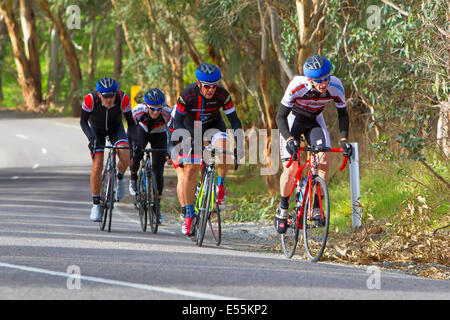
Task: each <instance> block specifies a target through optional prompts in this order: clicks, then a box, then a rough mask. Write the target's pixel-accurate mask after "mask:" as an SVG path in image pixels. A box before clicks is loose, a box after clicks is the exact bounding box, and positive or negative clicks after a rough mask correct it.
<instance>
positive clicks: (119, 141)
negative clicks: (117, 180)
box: [109, 123, 130, 176]
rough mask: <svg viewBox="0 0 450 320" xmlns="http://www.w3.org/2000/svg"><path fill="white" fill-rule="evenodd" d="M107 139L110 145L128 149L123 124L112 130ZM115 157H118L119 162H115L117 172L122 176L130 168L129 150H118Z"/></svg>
mask: <svg viewBox="0 0 450 320" xmlns="http://www.w3.org/2000/svg"><path fill="white" fill-rule="evenodd" d="M109 139H110V140H111V143H112V144H113V145H115V146H118V147H128V146H129V144H128V136H127V134H126V133H125V129H124V127H123V124H122V123H120V125H119V126H117V128H115V129H114V130H112V132H111V133H110V135H109ZM117 156H118V157H119V161H118V162H117V170H118V171H119V173H120V174H121V175H122V176H123V175H124V174H125V171H126V170H127V168H128V167H129V166H130V150H128V149H118V150H117Z"/></svg>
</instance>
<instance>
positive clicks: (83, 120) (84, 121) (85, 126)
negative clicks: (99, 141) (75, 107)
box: [80, 109, 95, 141]
mask: <svg viewBox="0 0 450 320" xmlns="http://www.w3.org/2000/svg"><path fill="white" fill-rule="evenodd" d="M89 116H90V113H89V112H86V111H84V110H83V109H81V117H80V126H81V129H82V130H83V132H84V134H85V135H86V137H87V138H88V139H89V141H92V140H93V139H95V134H94V133H93V132H92V130H91V127H90V126H89V122H88V120H89Z"/></svg>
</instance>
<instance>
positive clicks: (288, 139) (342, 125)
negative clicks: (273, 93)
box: [274, 55, 352, 233]
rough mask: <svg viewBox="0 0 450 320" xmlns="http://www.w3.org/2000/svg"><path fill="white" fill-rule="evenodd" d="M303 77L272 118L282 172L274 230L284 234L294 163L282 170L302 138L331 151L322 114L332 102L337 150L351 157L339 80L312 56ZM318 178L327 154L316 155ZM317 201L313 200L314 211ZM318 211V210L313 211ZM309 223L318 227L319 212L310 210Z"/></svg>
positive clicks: (325, 165) (288, 91) (325, 175)
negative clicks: (335, 117) (281, 162)
mask: <svg viewBox="0 0 450 320" xmlns="http://www.w3.org/2000/svg"><path fill="white" fill-rule="evenodd" d="M303 72H304V75H297V76H295V77H294V78H292V80H291V82H290V83H289V85H288V87H287V89H286V91H285V93H284V97H283V99H282V100H281V105H280V108H279V109H278V113H277V116H276V122H277V126H278V129H280V153H281V160H282V161H283V168H284V171H283V173H282V175H281V177H280V189H281V190H280V191H281V201H280V205H279V207H278V209H277V213H276V216H275V222H274V223H275V229H276V230H277V232H278V233H285V232H286V229H287V219H288V216H289V194H290V190H291V188H292V185H293V183H294V177H295V174H296V172H297V167H298V163H297V162H296V161H294V162H293V165H292V166H290V168H286V164H287V161H288V160H289V158H290V156H291V155H293V156H294V160H297V159H296V158H297V151H298V149H299V147H300V143H299V141H300V136H301V135H302V134H304V136H305V138H306V140H307V142H308V144H309V145H311V146H317V147H320V146H323V147H331V140H330V136H329V134H328V131H327V127H326V124H325V119H324V117H323V114H322V111H323V109H324V108H325V106H327V105H328V104H329V102H330V101H334V103H335V105H336V108H337V115H338V121H339V130H340V137H341V146H342V148H343V149H344V156H350V155H351V151H352V149H351V145H350V144H348V143H347V137H348V129H349V117H348V113H347V108H346V107H347V105H346V103H345V93H344V87H343V86H342V83H341V81H340V80H339V78H337V77H335V76H332V75H331V63H330V61H329V60H328V59H327V58H324V57H322V56H319V55H314V56H312V57H309V58H308V59H306V61H305V63H304V65H303ZM319 158H320V160H319V175H320V176H321V177H322V178H323V179H325V181H327V180H328V171H329V167H330V159H329V153H328V152H323V153H320V154H319ZM317 201H318V199H314V202H315V203H314V205H315V208H316V205H317ZM317 209H318V208H317ZM313 210H314V211H313V214H314V216H313V219H314V220H318V223H319V224H320V223H322V221H320V220H321V217H320V210H318V211H317V210H316V209H313Z"/></svg>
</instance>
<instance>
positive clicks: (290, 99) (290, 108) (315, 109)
mask: <svg viewBox="0 0 450 320" xmlns="http://www.w3.org/2000/svg"><path fill="white" fill-rule="evenodd" d="M332 100H333V101H334V103H335V105H336V107H337V110H338V118H339V130H340V135H341V138H347V135H348V128H349V120H348V113H347V111H346V106H347V105H346V102H345V92H344V88H343V86H342V83H341V81H340V80H339V78H337V77H334V76H331V78H330V83H329V84H328V87H327V90H326V91H325V92H323V93H321V92H319V91H317V90H316V89H315V88H314V87H313V85H312V84H311V83H310V82H309V81H308V79H307V78H306V77H305V76H302V75H298V76H295V77H294V78H293V79H292V80H291V82H290V83H289V85H288V87H287V89H286V91H285V94H284V96H283V99H282V100H281V105H280V109H279V110H278V113H277V117H276V122H277V126H278V128H279V129H280V133H281V135H280V154H281V159H282V160H283V161H286V160H288V159H289V156H290V155H289V153H288V151H287V150H286V140H287V139H288V138H290V137H294V139H296V140H300V136H301V135H302V134H303V135H304V136H305V138H306V140H307V142H308V144H309V145H311V146H327V147H331V140H330V136H329V133H328V130H327V127H326V124H325V119H324V117H323V114H322V111H323V109H324V108H325V106H326V105H327V104H328V103H329V102H330V101H332Z"/></svg>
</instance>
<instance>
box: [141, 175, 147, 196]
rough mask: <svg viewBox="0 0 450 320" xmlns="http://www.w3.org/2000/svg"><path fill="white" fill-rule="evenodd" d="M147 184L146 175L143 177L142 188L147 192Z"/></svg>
mask: <svg viewBox="0 0 450 320" xmlns="http://www.w3.org/2000/svg"><path fill="white" fill-rule="evenodd" d="M146 186H147V179H146V177H144V179H142V189H143V191H144V192H145V187H146Z"/></svg>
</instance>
